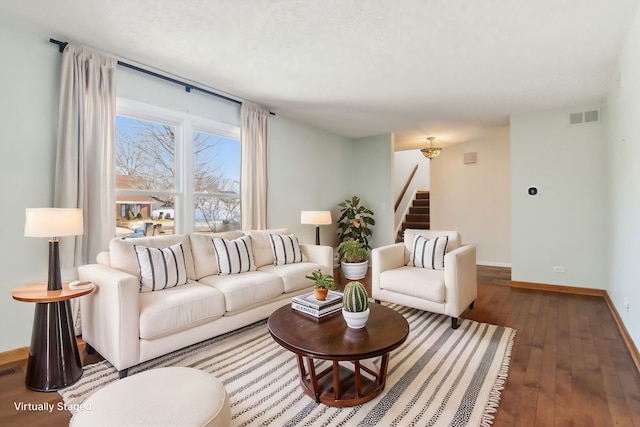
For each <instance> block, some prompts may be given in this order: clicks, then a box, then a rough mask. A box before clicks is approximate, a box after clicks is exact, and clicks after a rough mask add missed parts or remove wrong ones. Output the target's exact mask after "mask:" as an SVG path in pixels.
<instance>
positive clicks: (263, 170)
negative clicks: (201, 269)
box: [240, 102, 270, 230]
mask: <svg viewBox="0 0 640 427" xmlns="http://www.w3.org/2000/svg"><path fill="white" fill-rule="evenodd" d="M269 115H270V114H269V110H266V109H264V108H261V107H259V106H257V105H253V104H249V103H246V102H245V103H243V104H242V109H241V112H240V121H241V126H242V128H241V133H240V141H241V147H242V161H241V171H242V172H241V177H240V185H241V186H242V189H241V191H240V206H241V210H242V212H241V216H242V229H243V230H263V229H266V228H267V188H268V185H267V157H268V151H267V134H268V128H269Z"/></svg>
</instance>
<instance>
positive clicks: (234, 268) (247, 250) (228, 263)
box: [213, 236, 256, 274]
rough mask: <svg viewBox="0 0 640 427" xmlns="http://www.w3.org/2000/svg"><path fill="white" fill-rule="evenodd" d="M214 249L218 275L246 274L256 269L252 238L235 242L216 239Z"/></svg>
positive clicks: (242, 238)
mask: <svg viewBox="0 0 640 427" xmlns="http://www.w3.org/2000/svg"><path fill="white" fill-rule="evenodd" d="M213 248H214V249H215V251H216V261H217V263H218V274H237V273H245V272H247V271H254V270H255V269H256V263H255V261H254V260H253V249H252V248H251V237H250V236H242V237H239V238H237V239H234V240H228V239H221V238H219V237H214V238H213Z"/></svg>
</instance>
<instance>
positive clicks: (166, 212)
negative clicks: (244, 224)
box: [116, 116, 240, 231]
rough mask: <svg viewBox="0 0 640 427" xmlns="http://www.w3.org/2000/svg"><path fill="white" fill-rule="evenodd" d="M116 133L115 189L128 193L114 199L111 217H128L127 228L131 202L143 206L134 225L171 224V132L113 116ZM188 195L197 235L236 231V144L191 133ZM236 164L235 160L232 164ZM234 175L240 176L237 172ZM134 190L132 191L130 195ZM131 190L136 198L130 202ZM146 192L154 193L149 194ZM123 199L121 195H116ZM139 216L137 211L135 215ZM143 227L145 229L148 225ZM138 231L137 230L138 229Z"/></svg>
mask: <svg viewBox="0 0 640 427" xmlns="http://www.w3.org/2000/svg"><path fill="white" fill-rule="evenodd" d="M116 126H117V129H116V136H117V137H116V177H117V181H118V184H117V187H118V189H123V190H128V191H126V196H125V195H123V196H121V197H118V199H120V200H119V205H118V206H117V207H116V212H120V216H122V214H123V213H124V215H126V216H127V218H125V219H124V220H123V221H125V220H129V222H131V220H132V218H131V214H130V212H132V208H130V207H129V204H131V205H133V202H137V203H138V205H140V204H141V203H142V204H143V205H144V204H148V205H149V209H147V211H148V212H147V215H148V218H146V217H145V215H144V213H138V214H137V217H136V219H139V220H144V221H148V220H153V221H163V220H165V221H166V220H170V221H171V223H170V224H167V223H166V222H165V224H164V225H163V226H170V227H171V229H172V228H173V220H174V219H175V212H176V210H175V209H174V208H175V196H174V195H173V194H166V193H174V194H175V192H176V191H177V188H176V187H177V186H176V175H177V174H179V173H180V171H179V168H178V165H177V164H176V127H175V126H171V125H168V124H162V123H153V122H149V121H145V120H136V119H131V118H127V117H124V116H118V120H117V125H116ZM191 137H192V141H191V142H192V143H191V146H192V147H193V153H192V156H193V185H192V186H191V185H189V186H187V188H188V189H190V190H191V191H193V196H194V197H193V199H194V201H195V206H194V221H195V229H196V230H197V231H222V230H232V229H237V228H239V224H240V221H239V217H240V209H239V197H238V180H239V176H238V178H236V177H235V172H236V170H235V169H234V168H231V169H230V168H229V165H228V164H229V163H234V159H233V157H235V156H234V153H233V151H235V150H236V148H235V146H234V144H236V145H239V142H238V141H235V140H233V139H229V138H224V137H221V136H218V135H214V134H210V133H205V132H193V135H191ZM237 162H238V163H239V156H238V158H237ZM237 173H238V175H239V170H237ZM131 190H134V191H131ZM135 190H139V191H140V192H141V196H139V197H138V198H137V199H136V197H135V194H132V193H135ZM151 192H157V194H153V193H151ZM121 193H123V192H121ZM129 202H131V203H129ZM137 210H138V212H141V209H139V208H138V209H137ZM147 224H148V223H147ZM137 226H139V225H137Z"/></svg>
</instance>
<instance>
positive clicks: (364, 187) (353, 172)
mask: <svg viewBox="0 0 640 427" xmlns="http://www.w3.org/2000/svg"><path fill="white" fill-rule="evenodd" d="M347 168H348V170H349V171H350V179H349V189H350V190H351V193H352V195H357V196H358V197H360V200H361V202H360V203H361V204H363V205H365V206H366V207H368V208H369V209H371V210H372V211H373V213H374V219H375V220H376V225H375V226H374V227H373V235H372V238H371V239H370V240H369V244H370V245H371V247H373V248H375V247H380V246H384V245H389V244H392V243H394V242H395V236H394V212H393V207H394V204H395V200H393V178H392V177H393V137H392V135H378V136H371V137H367V138H360V139H355V140H354V141H353V151H352V153H351V158H350V159H349V162H348V166H347Z"/></svg>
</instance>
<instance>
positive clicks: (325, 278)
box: [304, 269, 336, 301]
mask: <svg viewBox="0 0 640 427" xmlns="http://www.w3.org/2000/svg"><path fill="white" fill-rule="evenodd" d="M304 277H306V278H307V279H311V280H313V291H314V294H315V297H316V299H317V300H318V301H324V300H326V299H327V294H328V293H329V289H335V288H336V284H335V282H334V281H333V276H331V275H330V274H323V273H322V270H320V269H318V270H317V271H312V272H311V274H307V275H306V276H304Z"/></svg>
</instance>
